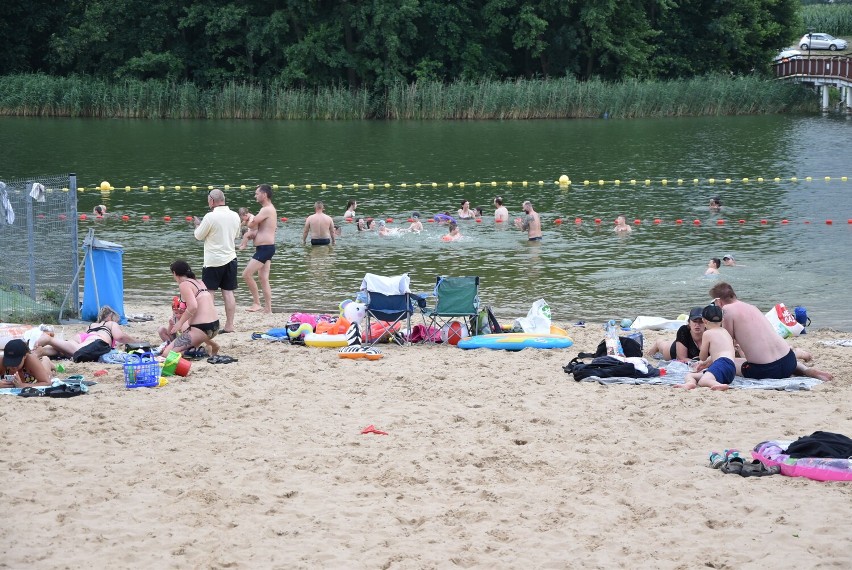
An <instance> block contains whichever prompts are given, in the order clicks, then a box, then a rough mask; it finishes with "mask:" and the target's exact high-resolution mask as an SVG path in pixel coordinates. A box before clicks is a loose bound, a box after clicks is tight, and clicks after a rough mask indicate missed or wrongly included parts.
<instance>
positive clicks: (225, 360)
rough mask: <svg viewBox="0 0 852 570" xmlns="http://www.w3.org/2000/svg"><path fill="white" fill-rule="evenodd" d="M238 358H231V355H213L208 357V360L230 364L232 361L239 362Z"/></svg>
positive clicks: (211, 362)
mask: <svg viewBox="0 0 852 570" xmlns="http://www.w3.org/2000/svg"><path fill="white" fill-rule="evenodd" d="M237 361H238V359H237V358H231V357H230V356H225V355H219V354H217V355H216V356H211V357H210V358H208V359H207V362H209V363H210V364H230V363H232V362H237Z"/></svg>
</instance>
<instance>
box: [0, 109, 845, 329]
mask: <svg viewBox="0 0 852 570" xmlns="http://www.w3.org/2000/svg"><path fill="white" fill-rule="evenodd" d="M0 144H2V146H3V148H4V152H3V153H2V154H1V155H0V179H2V178H14V177H25V176H32V175H35V174H58V173H63V172H75V173H76V174H77V176H78V179H79V184H80V185H81V186H84V187H85V190H84V191H83V192H82V193H81V194H80V198H79V209H80V211H81V212H89V211H91V209H92V207H93V206H95V205H96V204H99V203H104V204H106V205H107V206H108V208H109V212H110V214H111V215H110V216H109V217H108V218H107V219H106V220H103V221H98V222H92V221H86V222H81V228H80V234H81V235H83V234H84V233H85V230H86V229H87V228H88V227H89V226H90V225H94V226H95V227H96V233H97V236H98V237H100V238H101V239H106V240H109V241H114V242H118V243H120V244H122V245H123V246H124V249H125V256H124V259H125V262H124V268H125V293H126V296H127V298H128V299H130V300H133V301H146V302H151V303H166V302H168V300H169V299H170V296H171V294H172V290H173V289H174V284H173V282H172V281H171V279H170V274H169V272H168V264H169V262H170V261H172V260H173V259H174V258H177V257H185V258H187V259H188V260H189V261H190V262H191V263H192V264H193V265H194V266H196V267H197V268H198V269H200V266H201V260H202V245H201V244H200V243H199V242H196V241H195V240H194V238H193V236H192V226H191V224H189V223H187V222H185V221H184V217H185V216H187V215H199V216H201V215H203V214H204V213H205V211H206V188H207V186H208V185H215V186H217V187H220V188H221V187H223V186H224V185H226V184H227V185H229V186H230V189H228V190H226V194H227V196H228V201H229V204H230V206H231V207H232V208H233V209H236V208H238V207H239V206H249V207H252V208H253V209H255V211H256V207H257V205H256V204H255V203H254V200H253V189H254V186H255V185H256V184H258V183H260V182H268V183H270V184H278V185H279V189H278V190H276V192H275V196H274V203H275V205H276V206H277V208H278V212H279V216H283V217H287V218H288V221H286V222H282V223H281V224H280V226H279V233H278V244H279V249H278V253H277V254H276V256H275V258H274V260H273V270H272V281H273V295H274V305H275V307H276V308H278V309H281V310H285V311H292V310H296V309H301V310H310V311H327V312H332V311H334V310H335V307H336V305H337V303H338V302H339V301H340V300H342V299H345V298H349V297H352V296H353V295H354V293H355V291H356V290H357V289H358V286H359V285H360V281H361V279H362V277H363V276H364V273H365V272H374V273H380V274H396V273H401V272H409V273H410V274H411V276H412V284H413V289H414V290H416V291H427V290H429V289H430V288H431V286H432V285H433V284H434V280H435V276H436V275H438V274H450V275H468V274H476V275H480V276H481V278H482V294H481V296H482V299H483V301H484V302H486V303H488V304H491V305H492V306H493V307H495V311H496V313H497V315H498V317H501V318H505V319H506V320H508V319H509V318H511V317H514V316H519V315H520V314H523V313H525V312H526V310H527V309H528V308H529V306H530V305H531V304H532V302H533V301H534V300H536V299H537V298H539V297H544V298H545V299H546V300H547V301H548V302H549V303H550V305H551V307H552V309H553V312H554V318H555V319H557V320H559V321H563V322H564V321H576V320H580V319H583V320H592V321H594V320H602V319H605V318H610V317H633V316H635V315H637V314H646V315H660V316H666V317H674V316H676V315H677V314H679V313H682V312H685V311H686V310H688V308H689V307H690V306H692V305H699V304H703V303H704V302H706V301H707V300H708V299H707V291H708V289H709V288H710V287H711V286H712V284H713V283H714V280H713V279H711V278H706V277H704V276H703V273H704V269H705V267H706V264H707V261H708V259H709V258H711V257H722V256H723V255H724V254H727V253H733V254H734V255H735V256H736V258H737V260H738V261H739V263H740V265H741V266H740V267H735V268H725V267H723V268H722V277H723V278H724V279H726V280H729V281H730V282H731V283H732V284H733V285H734V288H735V289H736V291H737V292H738V293H739V295H740V297H741V298H743V299H744V300H747V301H750V302H753V303H755V304H757V305H759V306H761V307H762V308H765V309H768V308H769V307H770V306H771V305H772V304H774V303H776V302H784V303H786V304H788V305H790V306H793V305H804V306H806V307H807V308H808V311H809V314H810V316H811V319H812V320H813V322H814V324H815V325H818V326H833V327H838V328H843V329H846V330H852V311H849V310H848V309H847V304H848V291H849V285H848V283H849V281H850V277H852V264H850V262H849V259H850V254H852V225H849V224H847V220H848V219H850V218H852V200H850V191H852V181H843V180H841V177H843V176H852V160H850V157H852V121H849V120H847V119H845V118H842V117H837V116H834V117H832V116H828V117H733V118H729V117H723V118H695V119H671V120H635V121H603V120H596V121H530V122H526V121H521V122H517V121H514V122H265V121H251V122H249V121H241V122H237V121H233V122H232V121H130V120H104V121H101V120H79V119H12V118H3V119H0ZM561 174H566V175H568V176H569V177H570V178H571V180H572V185H571V186H570V187H565V188H560V187H559V186H557V185H555V184H554V183H553V181H554V180H556V179H557V178H558V177H559V176H560V175H561ZM759 177H762V178H764V181H763V182H758V180H757V179H758V178H759ZM776 177H778V178H780V179H781V180H780V181H777V182H776V181H775V180H774V179H775V178H776ZM792 177H796V178H798V181H796V182H792V181H791V180H790V179H791V178H792ZM806 177H812V180H811V181H807V180H806ZM825 177H830V180H826V179H825ZM711 178H713V179H715V183H711V182H710V181H709V179H711ZM726 178H730V179H731V182H730V183H726V182H725V179H726ZM743 178H748V179H749V181H748V182H743V180H742V179H743ZM631 179H634V180H636V183H635V184H631V182H630V181H631ZM646 179H648V180H650V184H647V185H646V184H645V180H646ZM663 179H665V180H667V184H665V185H664V184H663V182H662V180H663ZM678 179H682V182H680V183H678ZM694 179H698V182H697V183H695V182H693V180H694ZM102 180H107V181H109V182H110V183H112V185H113V186H115V187H117V188H118V189H116V190H114V191H112V192H107V193H101V192H98V191H93V187H94V186H96V185H97V184H99V183H100V182H101V181H102ZM584 180H589V181H590V183H589V185H584V184H583V181H584ZM598 180H603V181H604V184H603V185H599V184H598ZM615 180H620V181H621V183H620V185H616V184H615V182H614V181H615ZM477 181H479V182H480V185H479V186H476V185H475V182H477ZM510 181H511V184H510V183H509V182H510ZM539 181H542V182H544V184H543V185H539ZM492 182H493V183H496V184H495V185H492ZM524 182H526V183H527V185H524ZM370 183H372V184H374V185H375V186H374V188H372V189H371V188H369V187H368V184H370ZM416 183H420V184H421V185H420V187H417V186H416V185H415V184H416ZM433 183H435V184H436V186H433V185H432V184H433ZM449 183H452V186H449ZM461 183H464V186H462V185H461ZM290 184H293V185H294V186H295V188H292V189H290V188H288V185H290ZM322 184H326V185H327V187H326V189H323V188H322V187H321V185H322ZM337 184H342V185H344V188H343V189H337V188H336V187H335V186H336V185H337ZM353 184H358V187H357V188H354V187H353ZM384 184H389V185H390V187H389V188H385V187H384ZM402 184H405V185H406V186H405V187H403V186H402ZM143 185H147V186H149V187H150V188H149V189H148V190H147V191H145V190H143V189H142V188H141V187H142V186H143ZM159 185H164V186H166V189H165V190H159V189H158V186H159ZM176 185H180V186H181V190H175V189H174V186H176ZM192 185H197V186H198V187H199V189H198V190H195V191H193V190H191V189H190V186H192ZM240 185H246V189H244V190H241V189H240V188H239V187H240ZM306 185H311V188H310V189H307V188H306ZM124 186H131V187H133V189H132V190H130V191H125V190H124V189H123V188H124ZM495 195H501V196H503V198H504V199H505V200H506V203H507V206H508V207H509V210H510V212H511V214H512V216H513V217H514V216H517V215H520V213H521V203H522V202H523V201H524V200H526V199H529V200H531V201H532V202H533V204H534V206H535V208H536V209H537V210H538V211H539V213H540V214H541V215H542V219H543V222H544V228H545V230H544V240H543V241H542V242H541V243H540V244H529V243H528V242H527V241H526V239H525V236H524V235H523V234H522V233H521V232H519V231H517V230H515V229H514V228H511V227H505V226H504V227H500V226H498V225H495V224H494V223H493V218H492V217H491V215H492V213H493V208H492V207H491V203H492V199H493V197H494V196H495ZM714 195H719V196H721V197H722V200H723V201H724V204H725V206H724V209H723V211H722V212H721V213H720V214H712V213H710V212H709V211H708V208H707V203H708V201H709V199H710V197H711V196H714ZM350 197H351V198H355V199H357V200H358V203H359V207H358V212H361V213H363V214H364V215H370V216H375V217H381V218H392V219H393V220H394V221H393V223H392V224H391V226H392V227H407V225H408V224H407V223H405V222H404V220H405V219H406V218H407V217H408V216H409V215H410V213H411V212H412V211H413V210H417V211H419V212H422V213H423V214H424V216H426V215H431V214H434V213H436V212H440V211H444V210H450V211H455V210H456V209H457V208H458V205H459V202H460V201H461V200H462V199H468V200H470V202H471V204H472V205H473V206H477V205H478V206H483V207H484V208H485V211H486V216H485V218H484V219H483V222H482V223H473V222H464V223H462V226H461V227H462V233H463V235H464V237H463V239H462V240H460V241H458V242H455V243H445V242H442V241H441V239H440V236H441V235H442V234H443V233H445V231H446V228H444V227H442V226H437V225H435V224H428V223H427V224H426V229H425V231H424V232H423V233H421V234H419V235H416V234H403V235H398V236H392V237H387V238H381V237H379V236H377V235H376V234H374V233H365V234H359V233H357V232H356V231H355V228H354V226H353V225H352V224H345V223H344V224H343V225H344V236H343V237H342V238H341V239H340V241H339V245H338V246H337V247H335V248H333V249H330V248H314V249H311V248H310V247H303V246H301V245H300V237H301V229H302V224H303V222H304V218H305V216H306V215H308V214H309V213H311V212H312V210H313V203H314V201H315V200H322V201H323V202H325V203H326V205H327V209H328V211H329V213H331V214H333V215H335V217H336V218H337V219H338V220H339V219H340V216H341V215H342V213H343V211H344V209H345V206H346V200H347V199H348V198H350ZM123 214H126V215H128V216H130V221H126V222H123V221H121V219H120V218H119V217H118V216H120V215H123ZM619 214H624V215H625V216H627V218H628V220H630V221H631V222H632V221H633V220H640V223H639V224H638V225H636V226H634V231H633V232H632V234H631V235H629V236H617V235H615V234H614V232H613V231H612V220H613V219H614V218H615V217H616V216H617V215H619ZM142 215H148V216H150V217H151V221H148V222H143V221H141V216H142ZM166 215H169V216H171V217H172V218H173V220H172V221H171V222H165V221H163V220H162V218H163V216H166ZM576 218H580V219H581V220H582V222H581V223H579V224H578V223H575V219H576ZM596 218H599V219H600V220H601V223H600V224H596V223H595V219H596ZM557 219H561V220H563V221H564V223H562V224H557V223H555V221H556V220H557ZM655 219H659V220H660V223H659V224H655V223H654V220H655ZM678 219H680V220H683V224H681V225H677V224H676V223H675V221H676V220H678ZM696 219H697V220H699V221H700V225H695V224H694V223H693V220H696ZM762 219H763V220H766V224H761V220H762ZM783 219H786V220H788V222H789V223H787V224H782V223H781V220H783ZM828 219H831V220H832V221H833V222H834V223H833V224H832V225H827V224H826V223H825V221H826V220H828ZM739 220H744V221H745V223H742V224H741V223H739ZM721 222H723V223H721ZM239 257H240V265H241V267H243V266H244V265H245V262H246V261H247V259H248V258H249V253H248V251H246V252H240V253H239ZM238 299H239V301H240V302H241V303H243V304H245V303H246V302H247V300H248V296H247V292H246V289H245V287H244V286H241V289H240V290H239V292H238Z"/></svg>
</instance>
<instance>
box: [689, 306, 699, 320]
mask: <svg viewBox="0 0 852 570" xmlns="http://www.w3.org/2000/svg"><path fill="white" fill-rule="evenodd" d="M701 311H702V308H701V307H692V308H691V309H690V310H689V320H690V321H696V320H698V319H700V318H701Z"/></svg>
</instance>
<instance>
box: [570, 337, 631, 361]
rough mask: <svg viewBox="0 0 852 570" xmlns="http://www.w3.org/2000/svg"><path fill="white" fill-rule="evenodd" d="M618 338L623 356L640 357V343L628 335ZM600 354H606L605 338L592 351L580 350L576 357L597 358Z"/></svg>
mask: <svg viewBox="0 0 852 570" xmlns="http://www.w3.org/2000/svg"><path fill="white" fill-rule="evenodd" d="M618 340H620V341H621V348H622V349H624V356H626V357H628V358H629V357H631V356H635V357H638V358H641V357H642V345H640V344H639V343H638V342H636V341H635V340H633V339H632V338H630V337H629V336H620V337H618ZM601 356H606V340H602V341H601V343H600V344H599V345H598V347H597V348H596V349H595V351H594V352H581V353H580V354H578V355H577V358H599V357H601Z"/></svg>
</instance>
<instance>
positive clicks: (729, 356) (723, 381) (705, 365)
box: [675, 305, 737, 390]
mask: <svg viewBox="0 0 852 570" xmlns="http://www.w3.org/2000/svg"><path fill="white" fill-rule="evenodd" d="M722 315H723V313H722V309H721V308H720V307H717V306H716V305H708V306H706V307H704V310H703V311H701V317H702V320H703V321H704V326H705V330H704V335H703V336H702V337H701V353H700V354H699V358H700V359H701V361H700V362H699V363H698V367H697V369H696V370H697V371H696V372H692V373H691V374H687V375H686V381H685V382H684V383H683V384H677V385H676V386H675V387H676V388H686V389H687V390H692V389H693V388H695V387H696V386H706V387H707V388H710V389H711V390H727V389H728V384H730V383H731V382H733V380H734V374H736V371H737V367H736V365H735V364H734V353H735V350H734V339H732V338H731V335H730V334H728V331H726V330H725V329H723V328H722Z"/></svg>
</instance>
